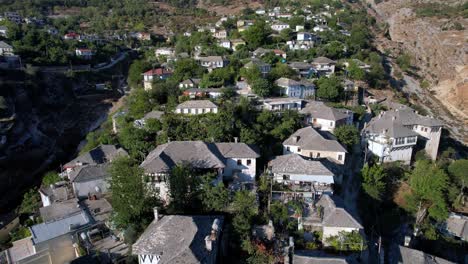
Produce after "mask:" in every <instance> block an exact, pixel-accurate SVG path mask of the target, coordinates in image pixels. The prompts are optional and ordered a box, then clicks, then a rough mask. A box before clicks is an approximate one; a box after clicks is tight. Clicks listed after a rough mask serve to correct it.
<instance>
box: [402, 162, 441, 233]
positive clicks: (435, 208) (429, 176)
mask: <svg viewBox="0 0 468 264" xmlns="http://www.w3.org/2000/svg"><path fill="white" fill-rule="evenodd" d="M447 182H448V176H447V174H446V173H445V172H444V170H442V169H440V168H438V167H437V165H435V164H433V163H431V162H430V161H428V160H420V161H417V162H416V164H415V167H414V169H413V171H412V172H411V173H410V175H409V183H410V187H411V191H412V193H411V194H410V195H409V196H408V197H407V198H408V199H407V202H408V206H409V208H410V210H412V211H414V212H416V219H417V220H416V221H417V224H419V223H420V222H421V221H422V220H423V219H424V218H425V215H426V211H427V213H428V215H429V217H431V218H432V219H434V220H437V221H443V220H445V219H447V217H448V209H447V204H446V201H445V191H446V187H447Z"/></svg>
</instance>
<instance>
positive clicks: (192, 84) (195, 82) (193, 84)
mask: <svg viewBox="0 0 468 264" xmlns="http://www.w3.org/2000/svg"><path fill="white" fill-rule="evenodd" d="M200 81H201V80H200V79H195V78H190V79H187V80H185V81H183V82H181V83H179V88H180V89H190V88H198V86H199V85H200Z"/></svg>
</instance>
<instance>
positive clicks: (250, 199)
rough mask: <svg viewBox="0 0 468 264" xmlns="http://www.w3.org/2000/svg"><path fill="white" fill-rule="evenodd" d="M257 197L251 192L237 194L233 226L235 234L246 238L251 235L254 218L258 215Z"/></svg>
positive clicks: (234, 203)
mask: <svg viewBox="0 0 468 264" xmlns="http://www.w3.org/2000/svg"><path fill="white" fill-rule="evenodd" d="M256 204H257V202H256V199H255V195H254V194H252V193H251V192H249V191H239V192H236V194H235V196H234V201H233V203H232V207H233V209H234V213H235V214H234V219H233V223H232V224H233V226H234V230H235V232H236V233H237V234H238V235H239V236H241V237H246V236H248V235H249V233H250V229H251V223H252V219H253V217H254V216H255V215H256V214H257V206H256Z"/></svg>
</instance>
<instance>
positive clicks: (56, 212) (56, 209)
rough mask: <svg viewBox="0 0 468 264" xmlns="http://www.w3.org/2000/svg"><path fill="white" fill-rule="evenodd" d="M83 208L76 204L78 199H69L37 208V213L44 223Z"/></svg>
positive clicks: (77, 211) (78, 211) (72, 213)
mask: <svg viewBox="0 0 468 264" xmlns="http://www.w3.org/2000/svg"><path fill="white" fill-rule="evenodd" d="M82 210H83V209H82V208H80V205H79V204H78V199H75V198H73V199H69V200H65V201H62V202H57V203H54V204H52V205H50V206H45V207H41V208H39V214H40V215H41V219H42V221H43V222H44V223H49V222H53V221H55V220H58V219H63V218H65V217H68V216H70V215H74V214H78V213H80V212H81V211H82Z"/></svg>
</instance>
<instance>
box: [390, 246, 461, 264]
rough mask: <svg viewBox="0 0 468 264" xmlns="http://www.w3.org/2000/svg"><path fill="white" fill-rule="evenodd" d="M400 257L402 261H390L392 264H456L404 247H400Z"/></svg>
mask: <svg viewBox="0 0 468 264" xmlns="http://www.w3.org/2000/svg"><path fill="white" fill-rule="evenodd" d="M398 249H399V253H400V254H399V255H400V256H399V257H400V259H399V260H398V262H397V261H394V262H392V261H390V262H389V263H390V264H395V263H402V264H455V262H451V261H448V260H445V259H443V258H439V257H436V256H432V255H429V254H427V253H424V252H422V251H419V250H416V249H412V248H407V247H404V246H399V247H398Z"/></svg>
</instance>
